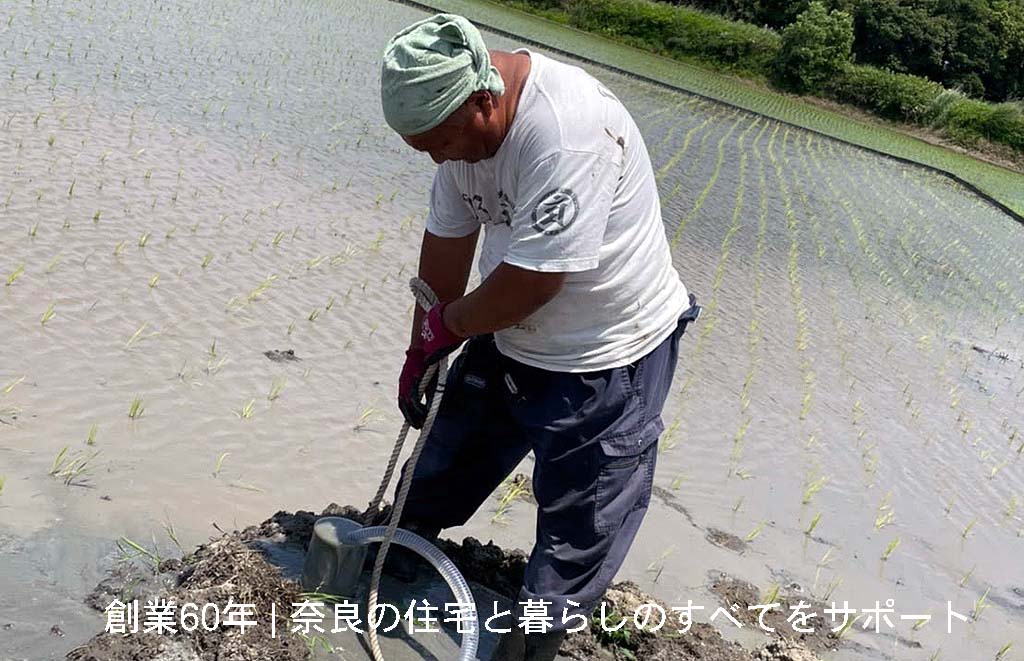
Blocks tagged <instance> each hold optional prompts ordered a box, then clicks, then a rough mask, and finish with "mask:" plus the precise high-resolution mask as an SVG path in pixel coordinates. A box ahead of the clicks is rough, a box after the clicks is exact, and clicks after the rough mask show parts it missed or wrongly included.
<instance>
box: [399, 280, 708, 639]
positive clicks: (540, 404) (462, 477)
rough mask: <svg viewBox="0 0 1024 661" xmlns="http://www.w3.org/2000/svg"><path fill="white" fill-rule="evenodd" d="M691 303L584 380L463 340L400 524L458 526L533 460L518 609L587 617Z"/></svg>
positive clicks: (628, 524)
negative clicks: (629, 352) (631, 355)
mask: <svg viewBox="0 0 1024 661" xmlns="http://www.w3.org/2000/svg"><path fill="white" fill-rule="evenodd" d="M690 303H691V307H690V308H689V309H688V310H687V311H686V312H685V313H684V314H683V315H682V316H681V317H680V319H679V322H678V325H677V326H676V328H675V330H674V331H673V332H672V333H671V334H670V335H669V336H668V337H667V338H666V339H665V340H664V341H663V342H662V343H661V344H659V345H658V346H657V347H656V348H655V349H654V350H653V351H651V352H650V353H648V354H647V355H646V356H644V357H642V358H640V359H639V360H637V361H636V362H634V363H632V364H630V365H625V366H623V367H617V368H612V369H606V370H599V371H594V372H583V373H569V372H554V371H549V370H544V369H539V368H536V367H531V366H528V365H524V364H523V363H520V362H518V361H515V360H513V359H511V358H508V357H506V356H504V355H503V354H501V353H500V352H499V351H498V349H497V348H496V347H495V343H494V338H493V336H490V335H485V336H479V337H475V338H473V339H471V340H470V341H469V342H468V343H467V345H466V346H465V347H464V348H463V350H462V352H461V353H460V354H459V355H458V356H457V357H456V358H455V360H454V361H453V363H452V365H451V368H450V370H449V372H448V376H447V379H446V381H447V383H446V384H445V389H444V393H443V395H442V399H441V404H440V407H439V411H438V415H437V418H436V419H435V420H434V426H433V428H432V429H431V431H430V436H429V437H428V439H427V441H426V444H425V446H424V448H423V453H422V454H421V455H420V459H419V462H418V463H417V465H416V471H415V474H414V475H413V481H412V486H411V488H410V491H409V496H408V499H407V500H406V504H405V509H404V511H403V513H402V520H403V524H406V523H412V524H414V525H416V526H417V527H418V528H419V529H421V530H424V531H426V530H433V531H437V530H440V529H443V528H450V527H453V526H459V525H462V524H464V523H466V521H467V520H469V518H470V517H471V516H472V515H473V513H474V512H476V510H477V509H478V508H479V507H480V505H481V504H483V502H484V501H485V500H486V499H487V498H488V496H490V494H491V493H492V492H493V491H494V490H495V488H497V487H498V486H499V485H500V484H501V483H502V481H503V480H504V479H505V478H506V477H507V476H508V475H509V474H510V473H511V471H512V470H513V469H514V468H515V467H516V466H517V465H518V464H519V462H520V461H522V459H523V458H524V457H525V456H526V454H527V453H528V452H529V451H530V450H532V451H533V453H534V456H535V459H536V462H535V464H534V469H533V494H534V497H535V498H536V500H537V540H536V544H535V546H534V547H533V552H532V553H531V554H530V559H529V563H528V564H527V568H526V575H525V577H524V580H523V586H522V589H521V590H520V594H519V597H518V601H519V602H520V603H521V602H524V601H526V600H528V599H533V600H540V599H543V600H544V601H546V602H548V604H549V605H547V609H548V614H549V615H550V616H551V617H553V618H554V620H553V622H554V625H555V627H554V628H555V629H558V628H560V626H563V621H562V620H563V614H564V612H566V611H567V612H568V614H570V615H572V614H583V615H585V616H587V617H588V619H589V615H590V612H591V611H592V609H593V608H594V607H595V606H596V605H597V603H598V602H599V601H600V599H601V597H602V596H603V595H604V592H605V590H606V589H607V587H608V586H609V585H610V583H611V581H612V579H613V578H614V577H615V573H616V572H617V571H618V569H619V567H620V566H621V565H622V562H623V560H625V557H626V553H627V551H628V550H629V547H630V546H631V544H632V543H633V539H634V537H635V536H636V533H637V530H638V529H639V528H640V523H641V521H642V520H643V517H644V514H645V513H646V511H647V506H648V504H649V502H650V496H651V486H652V482H653V478H654V467H655V461H656V453H657V448H658V443H657V441H658V437H659V436H660V435H661V432H662V431H663V430H664V425H663V423H662V419H661V410H662V406H663V405H664V403H665V399H666V397H667V395H668V392H669V389H670V387H671V384H672V377H673V374H674V372H675V368H676V360H677V357H678V350H679V339H680V337H681V336H682V335H683V332H684V331H685V329H686V326H687V324H688V323H689V322H690V321H693V320H694V319H696V317H697V315H698V313H699V309H700V308H699V307H698V306H696V305H694V298H693V296H692V295H691V297H690ZM403 472H404V468H403ZM569 601H574V602H576V603H578V604H580V605H579V606H572V605H570V604H569V603H568V602H569ZM534 603H537V602H536V601H535V602H534ZM563 609H564V610H563ZM520 610H521V607H520ZM575 622H578V619H577V620H575V621H571V622H570V623H569V625H570V626H571V625H572V624H574V623H575Z"/></svg>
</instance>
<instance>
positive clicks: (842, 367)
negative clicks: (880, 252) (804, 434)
mask: <svg viewBox="0 0 1024 661" xmlns="http://www.w3.org/2000/svg"><path fill="white" fill-rule="evenodd" d="M812 139H813V138H812V136H811V135H810V134H808V135H807V137H806V139H805V140H804V141H803V144H797V149H796V155H797V158H796V159H795V160H796V161H797V163H799V165H800V170H801V172H802V175H801V174H798V173H797V172H796V171H793V173H792V175H793V181H792V184H791V185H792V190H794V191H795V192H796V194H797V197H798V198H799V200H800V202H801V204H802V207H803V210H804V213H805V215H806V217H807V218H808V220H809V226H810V236H811V239H812V241H813V243H814V247H815V250H814V253H815V255H816V257H817V261H818V264H819V267H820V271H821V272H822V273H823V274H825V275H826V279H827V282H825V283H823V285H824V286H823V289H824V290H825V292H826V295H827V297H828V301H829V317H830V319H831V323H832V329H833V338H834V340H835V344H836V349H837V351H838V354H839V357H840V359H839V372H840V376H841V377H842V378H843V379H844V380H845V381H846V382H847V383H848V384H849V388H848V391H847V392H846V393H845V397H847V398H849V399H852V400H856V402H859V401H860V400H859V398H857V391H858V389H859V387H860V383H859V381H858V380H857V379H856V378H855V377H854V376H853V375H852V374H851V373H850V370H849V356H850V350H849V349H848V347H847V346H846V341H845V336H846V329H845V324H844V323H843V320H842V319H841V316H840V312H839V300H838V299H839V296H838V293H837V288H836V274H835V272H834V269H833V268H832V266H833V264H832V263H830V261H829V260H828V257H829V255H828V251H827V250H826V247H825V243H824V241H823V237H822V229H821V222H820V219H819V217H818V214H817V213H816V212H815V210H814V208H813V206H812V204H811V202H810V200H809V198H808V192H807V190H806V188H807V184H806V183H804V182H813V181H817V180H818V179H819V178H820V173H819V174H818V175H815V174H814V173H813V172H811V170H810V167H809V165H808V162H807V151H806V150H807V146H808V145H809V144H810V143H811V140H812ZM830 225H832V227H833V241H834V244H835V254H836V255H837V256H841V257H842V260H843V263H844V264H845V268H846V270H847V271H848V272H849V273H850V274H851V281H855V280H857V277H858V276H857V273H856V270H855V269H854V268H853V267H852V265H851V264H850V263H849V262H850V260H849V257H850V253H849V251H848V249H847V248H846V245H845V241H844V239H843V238H842V236H841V235H840V234H839V232H838V231H836V227H835V223H830ZM858 282H859V281H858ZM857 289H858V294H857V296H858V297H859V296H860V293H859V287H857ZM876 334H877V333H876ZM804 397H805V399H804V401H805V402H806V401H807V395H806V394H805V396H804ZM853 408H856V404H854V406H853ZM854 426H855V425H854ZM863 432H864V430H863V429H862V430H861V431H860V432H858V441H859V440H860V439H862V438H863ZM815 439H816V435H815V434H813V433H812V434H811V435H810V436H809V439H808V446H809V445H811V444H813V443H814V442H816V441H815ZM809 483H810V484H812V485H813V484H815V483H814V482H811V481H809ZM807 495H808V494H806V493H805V499H804V501H805V502H804V503H803V504H804V505H806V504H809V503H810V498H809V497H806V496H807ZM809 495H810V496H813V493H811V494H809ZM821 517H822V513H821V512H820V511H819V512H818V513H817V514H815V515H814V516H813V517H812V519H811V521H810V523H809V525H808V526H807V527H806V528H805V529H804V533H805V537H808V538H809V537H810V535H811V534H812V533H813V532H814V529H815V528H816V527H817V526H818V524H819V523H820V521H821ZM829 551H830V552H831V549H829Z"/></svg>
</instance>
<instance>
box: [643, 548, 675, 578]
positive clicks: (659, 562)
mask: <svg viewBox="0 0 1024 661" xmlns="http://www.w3.org/2000/svg"><path fill="white" fill-rule="evenodd" d="M675 550H676V547H674V546H670V547H668V548H667V549H665V550H664V551H662V552H661V553H660V554H659V555H658V557H657V559H655V560H654V561H653V562H651V563H650V564H648V565H647V572H648V573H652V574H654V578H653V579H652V582H653V583H657V582H658V579H659V578H661V573H662V572H663V571H665V560H667V559H668V557H669V556H670V555H672V554H673V553H674V552H675Z"/></svg>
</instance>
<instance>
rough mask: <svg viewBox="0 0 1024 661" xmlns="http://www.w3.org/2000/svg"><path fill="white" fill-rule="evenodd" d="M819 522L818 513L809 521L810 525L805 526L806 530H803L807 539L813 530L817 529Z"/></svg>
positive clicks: (819, 513) (819, 516) (819, 514)
mask: <svg viewBox="0 0 1024 661" xmlns="http://www.w3.org/2000/svg"><path fill="white" fill-rule="evenodd" d="M820 522H821V512H818V513H817V514H815V515H814V518H813V519H811V523H810V525H808V526H807V529H806V530H804V534H805V535H807V536H808V537H810V536H811V533H813V532H814V529H815V528H817V527H818V524H819V523H820Z"/></svg>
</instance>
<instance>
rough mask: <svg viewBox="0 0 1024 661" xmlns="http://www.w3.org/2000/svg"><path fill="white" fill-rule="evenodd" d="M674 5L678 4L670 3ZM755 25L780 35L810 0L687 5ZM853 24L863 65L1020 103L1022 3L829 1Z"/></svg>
mask: <svg viewBox="0 0 1024 661" xmlns="http://www.w3.org/2000/svg"><path fill="white" fill-rule="evenodd" d="M674 4H680V3H678V2H675V3H674ZM683 4H687V5H691V6H694V7H698V8H701V9H705V10H707V11H711V12H715V13H718V14H721V15H723V16H727V17H729V18H732V19H734V20H740V21H746V22H748V23H753V24H754V25H769V26H771V27H773V28H776V29H778V28H783V27H785V26H787V25H789V24H791V23H793V22H794V21H795V20H797V18H798V16H799V15H800V14H801V13H802V12H803V11H805V10H806V9H807V8H808V6H809V5H810V4H811V3H810V2H809V0H795V1H792V2H782V1H781V0H686V2H685V3H683ZM826 5H827V6H828V8H829V9H840V10H842V11H845V12H847V13H849V14H850V15H851V16H852V18H853V28H854V36H855V39H854V44H853V55H854V57H855V58H856V60H857V61H858V62H860V63H862V64H870V65H873V66H877V67H884V68H886V69H890V70H892V71H894V72H898V73H909V74H913V75H915V76H921V77H924V78H928V79H929V80H933V81H936V82H938V83H940V84H942V85H945V86H946V87H950V88H959V89H962V90H964V91H965V92H966V93H968V94H970V95H971V96H975V97H984V98H986V99H989V100H991V101H1006V100H1009V99H1014V98H1016V99H1021V98H1024V68H1022V67H1021V66H1020V63H1021V61H1022V60H1024V4H1021V3H1020V2H1019V1H1015V0H943V1H938V0H916V1H914V2H907V1H906V0H826Z"/></svg>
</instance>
